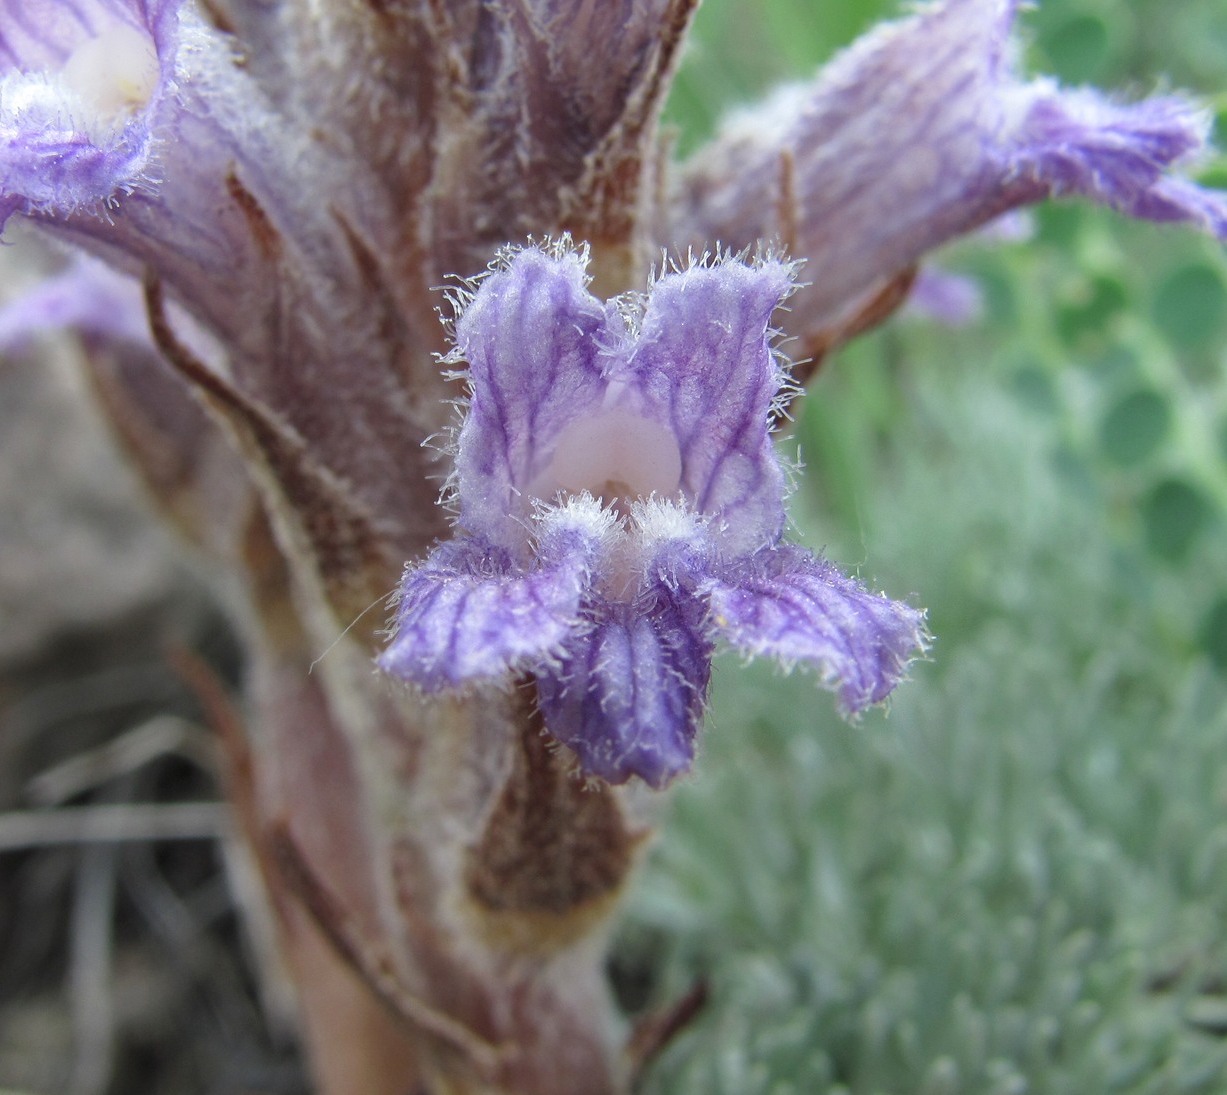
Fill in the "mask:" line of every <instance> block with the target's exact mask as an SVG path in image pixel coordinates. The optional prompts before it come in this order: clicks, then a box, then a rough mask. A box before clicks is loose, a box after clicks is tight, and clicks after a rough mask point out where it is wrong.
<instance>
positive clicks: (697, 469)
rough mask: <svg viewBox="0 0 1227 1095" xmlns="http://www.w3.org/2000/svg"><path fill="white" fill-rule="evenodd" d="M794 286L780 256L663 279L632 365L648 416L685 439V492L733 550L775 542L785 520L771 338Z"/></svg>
mask: <svg viewBox="0 0 1227 1095" xmlns="http://www.w3.org/2000/svg"><path fill="white" fill-rule="evenodd" d="M792 285H793V283H792V275H791V271H790V269H789V267H788V266H787V265H785V264H784V263H781V262H777V261H767V262H763V263H760V264H757V265H754V266H747V265H744V264H743V263H740V262H731V261H729V262H718V263H716V264H714V265H712V266H692V267H691V268H689V269H687V270H683V271H680V272H678V273H674V274H669V275H667V276H665V277H662V278H661V279H660V280H659V281H658V282H657V283H656V284H655V285H654V286H653V287H652V291H651V294H650V296H649V298H648V304H647V310H646V312H645V314H644V317H643V323H642V327H641V330H640V333H639V338H638V342H637V344H636V346H635V349H634V352H633V355H632V357H631V359H630V363H629V370H630V372H631V375H632V378H633V379H632V383H633V384H635V385H637V386H639V387H640V388H641V389H642V392H643V400H644V405H645V411H646V413H648V414H650V415H651V416H652V417H657V418H659V419H661V420H662V421H664V422H665V423H666V424H667V425H668V427H669V429H670V431H671V432H672V433H673V434H674V436H675V437H676V438H677V441H678V444H679V446H680V449H681V459H682V467H681V488H682V491H683V493H684V495H685V497H686V498H687V500H688V501H689V502H690V503H691V505H692V506H693V507H694V508H695V509H696V510H697V511H698V512H700V513H703V514H708V515H710V516H711V518H712V527H713V529H714V530H715V533H716V535H717V536H718V538H719V539H720V541H721V546H722V548H723V549H724V550H725V551H728V552H731V553H735V554H737V553H743V552H748V551H753V550H755V549H757V548H759V547H762V546H763V545H764V544H767V543H770V542H773V541H774V540H775V539H776V538H778V536H779V534H780V532H781V530H782V529H783V527H784V505H783V494H784V485H785V484H784V475H783V472H782V471H781V469H780V464H779V460H778V458H777V457H776V455H775V450H774V448H773V446H772V443H771V438H770V436H769V433H768V429H769V427H770V424H771V411H772V407H773V404H774V401H775V398H776V395H777V393H778V392H779V390H780V387H781V384H782V383H783V377H782V375H781V372H780V368H779V366H778V364H777V363H776V361H775V358H774V356H773V355H772V352H771V349H770V346H769V342H768V339H769V334H770V323H771V316H772V313H773V312H774V311H775V309H776V308H777V307H778V306H779V304H780V301H781V300H782V299H783V298H784V297H785V296H787V294H788V293H789V292H790V291H791V290H792Z"/></svg>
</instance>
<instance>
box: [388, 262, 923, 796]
mask: <svg viewBox="0 0 1227 1095" xmlns="http://www.w3.org/2000/svg"><path fill="white" fill-rule="evenodd" d="M586 263H587V255H586V253H584V252H583V251H579V252H577V251H573V250H570V249H568V248H567V247H566V246H565V245H558V246H554V247H549V248H528V249H525V250H520V251H510V252H507V253H506V254H504V255H503V256H502V257H501V258H500V259H499V260H498V261H497V262H496V263H495V265H494V266H493V267H492V269H491V272H490V273H489V274H488V275H487V276H486V277H485V278H483V279H482V280H481V281H480V283H479V285H478V287H477V288H476V290H475V291H474V292H473V293H472V294H471V296H468V297H467V298H466V299H465V300H464V301H462V302H461V305H462V310H461V313H460V317H459V319H458V320H457V323H456V332H455V333H456V349H455V352H454V354H453V356H452V359H451V360H452V361H453V362H454V363H457V364H459V363H461V362H465V363H467V365H468V372H467V377H468V382H469V387H470V391H471V398H470V401H469V404H468V411H467V415H466V417H465V420H464V423H463V425H462V427H461V428H460V430H459V434H458V437H457V440H456V448H455V462H456V465H455V476H454V487H455V496H456V501H457V503H458V506H459V512H458V516H457V525H458V528H457V533H456V536H455V537H454V538H453V539H451V540H449V541H447V542H445V543H443V544H441V545H440V546H438V547H437V548H435V550H434V551H433V552H432V553H431V554H430V555H429V556H428V557H427V559H426V560H425V562H423V563H421V564H420V565H417V566H410V567H409V568H408V569H407V570H406V573H405V576H404V580H403V583H402V586H401V590H400V602H399V609H398V613H397V620H396V628H395V634H394V637H393V639H392V642H391V644H390V645H389V647H388V648H387V650H386V651H385V652H384V653H383V655H382V656H381V658H380V664H381V666H382V667H383V668H384V669H385V670H386V671H387V672H389V673H391V674H393V675H395V676H397V677H400V678H402V679H404V680H406V681H409V682H411V683H413V684H415V685H417V686H419V687H420V688H422V689H423V690H424V691H427V692H446V691H450V690H460V689H465V688H468V687H470V686H474V685H481V684H484V683H508V682H511V681H512V680H514V679H515V678H516V677H517V676H518V675H521V674H530V675H532V676H533V677H534V678H535V680H536V689H537V699H538V703H539V705H540V708H541V712H542V714H543V716H544V720H545V726H546V729H547V730H548V731H549V733H550V734H552V735H553V736H554V737H555V738H556V739H558V740H559V741H561V742H563V743H564V744H566V745H567V746H569V747H570V748H571V749H572V750H574V752H575V754H576V756H577V757H578V758H579V762H580V765H581V766H582V768H583V770H584V771H585V772H586V773H588V774H589V775H593V776H598V777H600V778H602V779H605V780H608V781H609V782H611V783H622V782H625V781H626V780H627V779H629V778H630V777H631V776H639V777H640V778H642V779H643V780H644V781H645V782H647V783H649V784H651V785H652V786H653V787H661V786H663V785H664V784H666V783H667V782H668V781H669V780H670V779H672V778H673V777H675V776H677V775H678V774H679V773H681V772H684V771H685V770H686V769H687V768H688V767H689V765H690V762H691V760H692V758H693V754H694V738H695V734H696V731H697V729H698V726H699V723H700V721H701V718H702V714H703V707H704V702H705V699H706V694H707V687H708V681H709V678H710V674H711V656H712V652H713V647H714V644H715V642H716V640H717V639H721V638H722V639H724V640H725V641H727V642H728V643H729V644H730V645H731V646H732V647H734V648H735V649H737V650H740V651H742V652H743V653H745V654H747V655H760V654H765V655H770V656H771V657H774V658H776V659H777V660H779V661H780V662H782V663H784V664H785V665H787V666H792V665H794V664H806V665H810V666H813V667H815V668H816V669H817V670H818V672H819V675H820V679H821V681H822V683H823V684H824V685H826V686H828V687H830V688H833V689H835V690H837V692H838V695H839V700H840V704H841V707H842V708H843V709H844V710H845V711H846V712H848V713H855V712H858V711H860V710H861V709H862V708H864V707H866V706H868V705H869V704H873V703H877V702H879V701H881V700H883V699H885V697H886V696H887V694H888V693H889V692H890V691H891V689H892V688H893V687H894V686H895V684H896V683H897V682H898V681H899V679H900V677H901V676H902V674H903V672H904V670H905V668H906V666H907V663H908V661H909V659H910V658H911V657H912V656H913V655H914V654H915V653H916V652H917V651H918V650H919V649H920V648H921V647H922V646H923V644H924V630H923V617H922V614H921V613H920V612H918V611H916V610H915V609H912V608H909V607H908V606H906V605H903V604H899V603H897V602H893V601H889V600H887V599H885V598H884V597H880V596H875V595H873V594H872V593H870V592H869V591H868V590H866V589H865V588H864V587H863V586H861V585H860V584H859V583H857V582H855V581H852V580H851V579H848V578H845V577H844V576H843V575H841V574H840V573H839V572H838V571H837V570H836V569H835V568H834V567H832V566H831V565H830V564H829V563H826V562H824V561H823V560H821V559H818V558H815V557H814V556H812V555H810V554H809V553H808V552H805V551H803V550H801V549H799V548H797V547H794V546H792V545H788V544H785V543H783V542H782V540H781V537H782V535H783V531H784V524H785V512H784V493H785V482H786V480H785V475H784V472H783V470H782V468H781V466H780V462H779V459H778V458H777V456H776V454H775V450H774V447H773V445H772V442H771V438H770V435H769V430H770V427H771V424H772V420H773V417H774V411H775V409H776V400H777V396H778V395H779V393H780V390H781V388H782V387H783V386H784V385H785V383H786V380H785V376H784V373H783V371H782V368H781V365H780V362H779V361H778V359H777V358H776V356H775V355H774V354H773V352H772V350H771V347H770V344H769V342H770V336H771V334H772V331H771V329H770V327H769V324H770V320H771V316H772V313H773V312H774V311H775V309H776V307H777V306H778V305H779V303H780V302H781V301H782V300H783V299H784V298H785V297H786V296H787V295H788V294H789V293H790V292H791V290H792V288H793V282H792V276H791V270H790V267H789V266H788V265H787V264H785V263H783V262H780V261H778V260H775V259H765V260H763V261H760V262H757V263H755V264H753V265H746V264H744V263H742V262H739V261H735V260H732V259H723V260H719V261H717V262H715V263H712V264H697V265H691V266H690V267H689V268H687V269H684V270H679V271H677V272H674V273H670V274H667V275H665V276H663V277H661V278H660V279H659V280H658V281H657V282H656V283H655V284H654V285H653V286H652V288H651V291H650V292H649V293H648V295H647V296H646V297H645V298H640V297H635V296H626V297H620V298H617V299H615V300H611V301H609V302H608V303H602V302H601V301H599V300H597V299H596V298H595V297H594V296H592V295H591V294H590V293H589V292H588V291H587V288H586V286H587V281H588V278H587V273H586Z"/></svg>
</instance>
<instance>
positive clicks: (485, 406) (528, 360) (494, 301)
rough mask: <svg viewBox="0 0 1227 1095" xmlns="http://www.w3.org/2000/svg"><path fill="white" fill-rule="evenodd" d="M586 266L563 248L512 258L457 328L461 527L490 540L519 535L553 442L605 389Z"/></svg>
mask: <svg viewBox="0 0 1227 1095" xmlns="http://www.w3.org/2000/svg"><path fill="white" fill-rule="evenodd" d="M585 263H586V259H585V256H583V255H581V254H579V253H576V252H571V251H559V252H557V253H556V254H547V253H546V252H544V251H541V250H539V249H536V248H528V249H525V250H522V251H519V252H517V253H516V254H515V255H514V256H513V257H512V258H511V259H510V260H508V261H507V262H506V264H505V265H504V266H503V268H501V269H496V270H495V271H494V272H493V273H491V274H490V275H488V276H487V277H486V278H485V279H484V280H483V281H482V282H481V284H480V286H479V287H478V290H477V292H476V294H475V295H474V297H473V299H472V301H471V303H469V305H468V306H467V307H466V308H465V310H464V311H463V313H462V314H461V316H460V318H459V320H458V321H457V323H456V348H457V351H458V353H459V355H460V356H461V357H462V358H463V359H464V360H465V361H467V362H468V365H469V383H470V385H471V387H472V399H471V401H470V404H469V409H468V417H467V418H466V419H465V423H464V426H463V428H462V429H461V431H460V438H459V447H458V451H457V454H456V483H457V487H458V493H459V498H460V507H461V508H460V522H461V524H462V525H463V526H464V527H465V528H466V529H468V530H469V531H471V532H474V533H478V534H481V535H483V536H487V537H489V538H490V539H491V540H492V541H494V542H496V543H502V544H514V543H517V542H518V541H520V540H521V539H522V538H523V530H522V522H523V519H524V518H525V517H526V516H527V515H528V513H529V512H531V504H530V501H531V500H530V498H529V495H528V492H529V488H530V487H531V486H532V484H533V483H534V482H535V481H536V480H537V479H538V478H539V477H540V476H541V475H542V474H543V472H544V471H545V467H546V464H547V463H548V460H549V456H550V454H551V452H552V447H553V444H554V442H555V441H557V439H558V435H559V434H560V433H561V431H562V430H563V429H564V428H565V427H566V425H567V424H568V423H569V422H570V421H571V420H572V419H573V418H574V417H575V416H576V415H582V414H583V413H584V411H585V410H586V409H589V408H592V407H594V406H595V405H596V404H598V403H599V402H600V400H601V398H602V396H603V395H604V392H605V386H606V385H605V381H604V380H603V379H602V377H601V361H600V348H601V346H602V344H603V337H604V335H605V332H606V327H607V320H606V311H605V308H604V306H603V305H602V304H601V302H600V301H598V300H597V299H596V298H595V297H594V296H592V295H591V294H590V293H589V292H588V291H587V288H586V286H587V274H586V273H585ZM611 337H612V336H611Z"/></svg>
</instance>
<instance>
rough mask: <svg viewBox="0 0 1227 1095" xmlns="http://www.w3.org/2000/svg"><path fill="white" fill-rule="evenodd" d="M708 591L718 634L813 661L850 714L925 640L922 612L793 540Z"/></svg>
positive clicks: (892, 678)
mask: <svg viewBox="0 0 1227 1095" xmlns="http://www.w3.org/2000/svg"><path fill="white" fill-rule="evenodd" d="M704 592H705V593H706V595H707V597H708V598H709V600H710V604H711V616H712V623H713V626H714V628H715V630H716V632H717V633H718V634H719V635H721V636H723V637H724V638H725V639H727V640H728V641H729V642H730V643H731V644H732V645H733V646H734V647H735V648H736V649H738V650H740V651H742V652H743V653H745V654H748V655H752V656H755V657H759V656H763V655H767V656H770V657H773V658H776V659H777V660H779V661H781V662H783V663H784V664H785V665H788V666H791V665H793V664H795V663H797V662H806V663H809V664H810V665H813V666H814V667H816V668H817V669H818V671H819V673H820V674H821V677H822V681H823V683H824V685H826V686H827V687H829V688H831V689H833V690H837V691H838V693H839V700H840V706H841V707H842V708H843V709H844V711H845V712H847V713H849V714H854V713H856V712H858V711H861V710H862V709H863V708H865V707H868V706H869V705H870V704H874V703H879V702H881V701H882V700H884V699H885V698H886V697H887V696H888V695H889V694H890V691H891V690H892V689H893V688H894V687H895V685H896V684H898V683H899V681H900V679H901V678H902V676H903V674H904V672H905V670H906V669H907V666H908V663H909V661H910V660H911V659H912V657H913V656H914V655H915V654H916V653H918V652H919V651H920V650H923V649H924V646H925V630H924V614H923V613H922V612H919V611H917V610H916V609H914V608H910V607H909V606H907V605H905V604H901V603H900V602H898V601H891V600H888V599H887V598H886V597H882V596H875V595H874V594H872V593H870V592H869V591H868V590H867V589H866V588H865V587H864V586H863V585H861V584H860V583H859V582H856V581H853V580H852V579H851V578H846V577H844V575H842V574H840V572H839V571H838V570H837V569H836V568H835V567H834V566H832V565H831V564H830V563H828V562H826V561H825V560H822V559H817V558H815V557H814V556H812V555H811V554H809V552H807V551H803V550H802V549H800V548H797V547H793V546H791V545H784V546H781V547H778V548H774V549H770V550H767V551H761V552H759V553H758V554H757V555H754V556H751V557H750V558H748V559H744V560H739V561H738V562H737V563H736V564H733V565H731V566H729V567H728V568H726V572H725V573H723V574H721V575H720V576H719V577H717V578H714V579H713V580H711V581H710V582H708V583H707V584H706V586H705V589H704Z"/></svg>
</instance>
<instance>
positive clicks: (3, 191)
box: [0, 0, 181, 224]
mask: <svg viewBox="0 0 1227 1095" xmlns="http://www.w3.org/2000/svg"><path fill="white" fill-rule="evenodd" d="M180 3H181V0H81V2H80V3H75V4H64V3H55V2H52V0H43V2H38V3H34V2H31V0H0V224H3V222H4V220H5V218H6V217H7V216H8V215H9V214H10V213H12V212H14V211H16V210H18V209H21V210H23V211H26V212H33V211H37V210H43V209H51V210H58V211H70V210H74V209H77V208H80V207H85V206H90V205H92V204H95V203H97V202H99V201H101V200H105V199H109V198H111V197H113V196H114V195H116V194H119V193H122V192H126V191H131V190H133V189H135V188H137V187H139V186H141V185H142V184H145V183H147V182H150V181H151V177H150V175H151V172H150V166H149V165H150V158H151V153H152V148H153V145H154V140H155V120H156V117H157V114H158V109H159V107H160V106H161V105H162V103H163V102H164V101H165V100H166V99H167V97H168V94H169V92H170V90H171V87H172V81H173V77H174V66H175V56H176V52H177V47H178V36H179V26H178V23H179V7H180Z"/></svg>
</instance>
